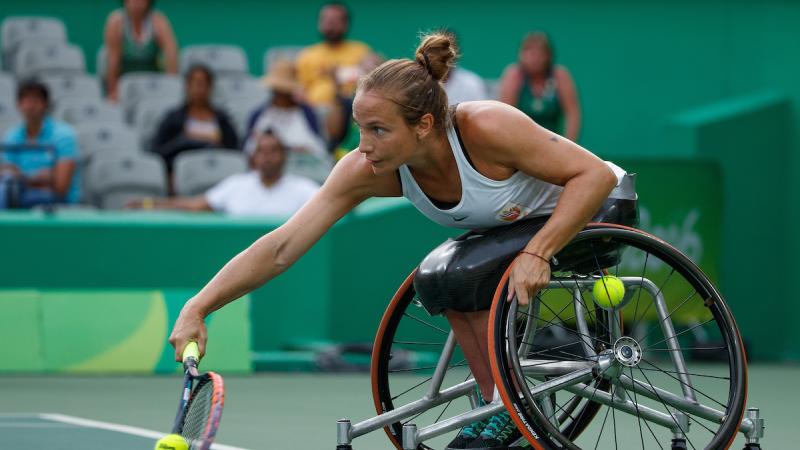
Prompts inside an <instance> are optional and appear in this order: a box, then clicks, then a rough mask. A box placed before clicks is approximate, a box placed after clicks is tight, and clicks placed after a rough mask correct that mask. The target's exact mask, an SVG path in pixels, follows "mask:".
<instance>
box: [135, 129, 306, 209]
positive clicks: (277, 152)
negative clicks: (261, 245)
mask: <svg viewBox="0 0 800 450" xmlns="http://www.w3.org/2000/svg"><path fill="white" fill-rule="evenodd" d="M287 153H288V149H287V148H286V146H284V145H283V143H281V141H280V140H279V139H278V138H277V135H276V134H274V133H273V132H272V131H271V130H267V131H265V132H264V133H261V134H260V135H259V137H258V146H257V148H256V150H255V153H253V156H252V158H251V163H252V167H253V170H252V171H250V172H247V173H242V174H236V175H231V176H229V177H228V178H225V179H224V180H222V181H221V182H220V183H219V184H217V185H216V186H214V187H213V188H211V189H209V190H208V192H206V193H205V195H199V196H195V197H173V198H164V199H143V200H139V201H136V202H133V203H131V204H129V205H128V206H129V207H133V208H157V209H180V210H186V211H217V212H222V213H225V214H229V215H233V216H245V215H249V216H252V215H264V216H279V217H289V216H291V215H292V214H294V212H295V211H297V210H298V209H300V207H302V206H303V205H304V204H305V203H306V202H307V201H308V199H310V198H311V196H312V195H314V193H315V192H316V191H317V189H319V186H318V185H317V184H316V183H314V182H313V181H311V180H309V179H307V178H303V177H300V176H297V175H292V174H288V173H284V171H283V167H284V165H285V163H286V156H287Z"/></svg>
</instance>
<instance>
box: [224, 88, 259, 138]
mask: <svg viewBox="0 0 800 450" xmlns="http://www.w3.org/2000/svg"><path fill="white" fill-rule="evenodd" d="M263 104H264V101H259V99H257V98H234V99H230V100H228V101H226V102H225V103H223V104H222V108H223V109H224V110H225V111H227V112H228V114H229V115H230V117H231V120H233V125H234V126H235V127H236V133H237V134H238V135H239V136H240V137H241V138H242V140H244V139H246V138H247V136H245V132H246V131H247V130H246V128H247V121H248V120H249V119H250V114H252V113H253V111H255V110H256V109H257V108H260V107H261V106H263Z"/></svg>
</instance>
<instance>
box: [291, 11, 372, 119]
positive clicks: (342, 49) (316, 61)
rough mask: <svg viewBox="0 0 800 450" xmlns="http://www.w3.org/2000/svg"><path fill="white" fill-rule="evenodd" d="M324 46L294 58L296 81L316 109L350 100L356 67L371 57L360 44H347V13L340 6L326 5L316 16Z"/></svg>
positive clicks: (366, 48) (357, 69) (307, 50)
mask: <svg viewBox="0 0 800 450" xmlns="http://www.w3.org/2000/svg"><path fill="white" fill-rule="evenodd" d="M318 27H319V32H320V34H321V35H322V38H323V42H320V43H318V44H314V45H312V46H309V47H306V48H304V49H303V50H302V51H301V52H300V54H299V55H298V57H297V77H298V79H299V80H300V83H301V84H302V85H303V88H304V90H305V95H306V99H307V101H308V102H309V103H311V104H312V105H315V106H319V105H330V104H331V103H333V102H334V100H335V99H336V96H337V94H339V96H340V97H344V98H350V97H352V96H353V93H354V92H355V85H356V81H357V80H358V77H359V76H360V74H361V72H360V70H359V67H358V66H359V63H360V62H361V60H362V59H363V58H364V57H365V56H366V55H368V54H369V53H371V50H370V48H369V46H368V45H367V44H365V43H363V42H360V41H350V40H346V39H345V37H346V36H347V31H348V28H349V27H350V12H349V11H348V9H347V6H345V5H344V4H342V3H335V2H334V3H327V4H325V5H324V6H323V7H322V9H320V12H319V23H318Z"/></svg>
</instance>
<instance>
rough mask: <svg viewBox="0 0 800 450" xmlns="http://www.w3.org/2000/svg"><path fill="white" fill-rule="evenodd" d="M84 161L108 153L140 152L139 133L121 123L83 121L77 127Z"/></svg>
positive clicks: (80, 150)
mask: <svg viewBox="0 0 800 450" xmlns="http://www.w3.org/2000/svg"><path fill="white" fill-rule="evenodd" d="M75 129H76V132H77V135H78V148H79V152H80V155H81V161H82V163H83V164H84V165H85V164H88V163H89V162H91V160H93V159H95V158H96V157H98V156H104V155H107V154H119V153H121V154H130V153H140V152H141V150H142V147H141V145H140V143H139V135H138V134H136V132H135V131H133V130H131V129H130V128H128V127H127V126H125V125H123V124H121V123H83V124H80V125H78V126H76V127H75Z"/></svg>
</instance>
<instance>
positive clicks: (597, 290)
mask: <svg viewBox="0 0 800 450" xmlns="http://www.w3.org/2000/svg"><path fill="white" fill-rule="evenodd" d="M592 295H593V296H594V302H595V303H597V304H598V305H599V306H600V307H602V308H613V307H614V306H617V305H619V302H621V301H622V298H623V297H624V296H625V285H624V284H622V280H620V279H619V278H617V277H615V276H611V275H606V276H604V277H600V279H599V280H597V281H595V282H594V286H593V287H592Z"/></svg>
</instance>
